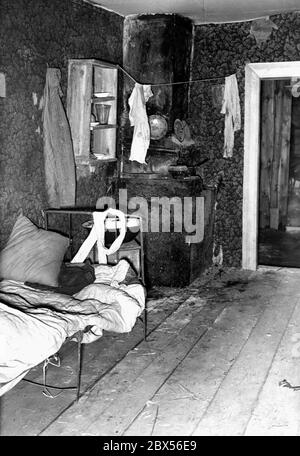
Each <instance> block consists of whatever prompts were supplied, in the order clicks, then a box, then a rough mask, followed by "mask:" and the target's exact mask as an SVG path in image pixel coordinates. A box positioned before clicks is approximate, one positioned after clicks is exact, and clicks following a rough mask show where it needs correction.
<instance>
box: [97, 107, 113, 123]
mask: <svg viewBox="0 0 300 456" xmlns="http://www.w3.org/2000/svg"><path fill="white" fill-rule="evenodd" d="M110 107H111V106H110V105H108V104H103V103H97V104H96V105H95V108H96V112H97V118H98V121H99V123H100V124H101V125H106V124H108V118H109V111H110Z"/></svg>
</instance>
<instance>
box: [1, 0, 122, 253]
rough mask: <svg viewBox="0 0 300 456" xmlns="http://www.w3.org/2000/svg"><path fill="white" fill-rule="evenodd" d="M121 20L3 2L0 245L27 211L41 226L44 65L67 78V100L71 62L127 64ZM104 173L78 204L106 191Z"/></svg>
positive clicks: (40, 0) (46, 2)
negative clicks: (15, 222) (95, 60)
mask: <svg viewBox="0 0 300 456" xmlns="http://www.w3.org/2000/svg"><path fill="white" fill-rule="evenodd" d="M122 35H123V18H122V17H121V16H118V15H116V14H114V13H110V12H108V11H105V10H102V9H99V8H95V7H92V6H90V5H87V4H86V3H84V2H82V1H81V0H13V1H11V0H0V72H2V73H4V74H5V77H6V91H7V93H6V95H7V96H6V98H0V223H1V229H0V232H1V236H0V246H3V244H4V243H5V241H6V239H7V236H8V235H9V233H10V231H11V228H12V225H13V223H14V221H15V219H16V215H17V212H18V211H19V210H20V209H23V212H24V214H25V215H27V216H28V217H30V218H31V219H32V220H33V221H35V222H36V223H38V224H41V223H42V220H41V209H44V208H45V207H46V206H47V203H46V196H45V185H44V160H43V139H42V109H41V106H40V101H41V98H42V95H43V90H44V85H45V75H46V69H47V66H49V67H56V68H59V69H60V70H61V73H62V81H61V85H62V90H63V93H64V97H63V101H64V102H65V97H66V89H67V87H66V82H67V66H68V59H69V58H95V59H102V60H106V61H110V62H116V63H122ZM105 187H106V185H105V182H104V179H103V176H102V175H101V173H99V172H98V173H96V174H94V175H91V177H90V178H83V179H82V180H79V182H78V189H77V196H78V204H80V205H82V206H83V205H86V206H89V205H92V204H95V201H96V199H97V198H98V197H99V196H101V194H103V193H104V192H105V190H106V189H105Z"/></svg>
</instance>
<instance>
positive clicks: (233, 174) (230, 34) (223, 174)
mask: <svg viewBox="0 0 300 456" xmlns="http://www.w3.org/2000/svg"><path fill="white" fill-rule="evenodd" d="M270 19H271V20H272V21H273V22H274V24H275V26H277V29H276V28H273V29H272V31H271V35H270V36H269V38H268V39H267V40H266V41H265V42H262V43H260V44H257V42H256V39H255V37H254V36H253V35H252V34H250V28H251V22H244V23H235V24H219V25H207V26H196V27H195V37H194V56H193V62H192V74H191V79H200V78H201V79H206V78H217V77H221V79H219V80H215V81H210V82H206V83H203V82H201V83H193V84H191V90H190V108H189V116H190V125H191V128H192V133H193V138H194V139H195V141H196V147H197V149H198V150H199V154H200V155H201V159H202V158H203V159H205V158H208V159H209V161H208V162H207V163H206V165H205V167H204V168H205V169H204V174H205V181H206V182H210V183H214V182H215V183H217V182H218V180H219V179H220V178H222V179H223V185H222V186H220V187H219V192H218V195H217V209H216V218H215V256H216V257H218V255H219V258H221V256H222V255H221V254H223V264H224V265H227V266H237V267H239V266H241V258H242V201H243V187H242V186H243V154H244V150H243V148H244V140H243V130H244V129H243V122H244V75H245V72H244V69H245V65H246V64H247V63H255V62H274V61H293V60H299V59H300V14H299V13H292V14H285V15H276V16H271V17H270ZM236 72H237V80H238V85H239V95H240V101H241V114H242V128H241V130H240V131H239V132H236V133H235V147H234V151H233V157H232V158H226V159H225V158H223V143H224V136H223V131H224V115H223V114H220V110H221V104H220V102H219V101H218V97H213V92H214V94H216V93H218V89H219V87H218V85H220V84H224V79H223V78H222V76H228V75H230V74H233V73H236Z"/></svg>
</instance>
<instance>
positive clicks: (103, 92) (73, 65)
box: [67, 59, 118, 164]
mask: <svg viewBox="0 0 300 456" xmlns="http://www.w3.org/2000/svg"><path fill="white" fill-rule="evenodd" d="M117 94H118V67H117V65H113V64H110V63H106V62H102V61H99V60H94V59H93V60H86V59H71V60H69V67H68V91H67V115H68V119H69V122H70V127H71V133H72V139H73V148H74V155H75V161H76V164H89V163H90V160H91V158H92V159H98V160H106V161H111V160H115V159H116V139H117V128H118V127H117ZM105 113H107V118H105Z"/></svg>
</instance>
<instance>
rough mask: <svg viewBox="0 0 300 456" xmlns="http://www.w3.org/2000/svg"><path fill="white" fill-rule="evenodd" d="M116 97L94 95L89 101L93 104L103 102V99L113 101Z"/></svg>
mask: <svg viewBox="0 0 300 456" xmlns="http://www.w3.org/2000/svg"><path fill="white" fill-rule="evenodd" d="M115 99H116V97H94V98H93V99H92V100H91V101H92V103H94V104H99V103H103V102H104V101H114V100H115Z"/></svg>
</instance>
